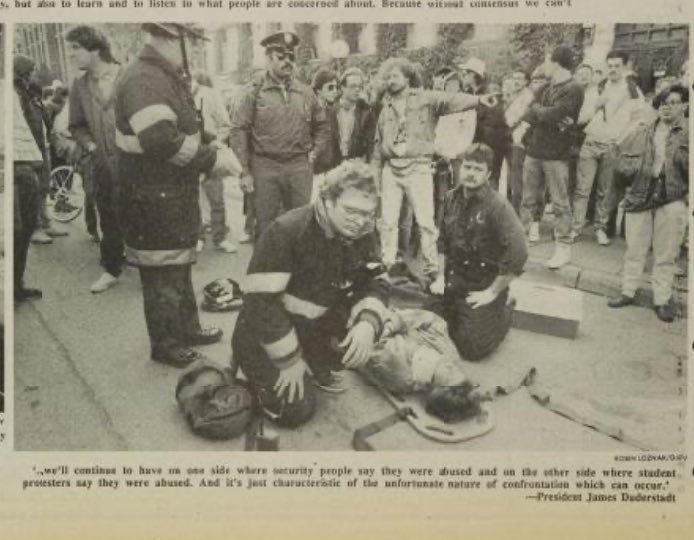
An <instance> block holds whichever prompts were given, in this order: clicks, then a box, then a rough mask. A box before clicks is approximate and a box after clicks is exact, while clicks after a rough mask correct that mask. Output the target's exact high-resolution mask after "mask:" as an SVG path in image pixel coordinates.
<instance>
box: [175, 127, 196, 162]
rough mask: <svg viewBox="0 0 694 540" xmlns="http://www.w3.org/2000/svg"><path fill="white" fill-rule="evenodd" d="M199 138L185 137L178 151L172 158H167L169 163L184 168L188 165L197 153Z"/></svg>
mask: <svg viewBox="0 0 694 540" xmlns="http://www.w3.org/2000/svg"><path fill="white" fill-rule="evenodd" d="M199 139H200V138H199V137H198V135H197V134H195V135H186V137H185V139H183V144H182V145H181V147H180V148H179V149H178V152H176V153H175V154H174V155H173V156H171V157H170V158H169V163H171V164H173V165H176V166H177V167H185V166H186V165H188V163H190V162H191V161H192V160H193V158H194V157H195V154H197V153H198V148H200V140H199Z"/></svg>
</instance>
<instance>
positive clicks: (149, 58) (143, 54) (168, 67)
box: [138, 44, 183, 80]
mask: <svg viewBox="0 0 694 540" xmlns="http://www.w3.org/2000/svg"><path fill="white" fill-rule="evenodd" d="M138 58H140V60H144V61H145V62H150V63H152V64H155V65H157V66H159V67H160V68H161V69H163V70H164V71H166V72H167V73H168V74H170V75H171V76H173V77H177V78H179V79H181V80H183V70H181V69H178V68H176V67H175V66H174V65H173V64H172V63H171V62H169V61H168V60H167V59H166V58H164V57H163V56H162V55H161V53H160V52H159V51H157V50H156V49H155V48H154V47H152V46H151V45H149V44H147V45H145V46H144V47H142V50H141V51H140V54H139V55H138Z"/></svg>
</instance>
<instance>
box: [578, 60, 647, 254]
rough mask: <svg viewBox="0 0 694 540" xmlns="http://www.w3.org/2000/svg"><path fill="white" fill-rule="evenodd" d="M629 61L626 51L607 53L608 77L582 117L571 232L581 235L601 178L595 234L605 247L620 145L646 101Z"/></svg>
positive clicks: (588, 99)
mask: <svg viewBox="0 0 694 540" xmlns="http://www.w3.org/2000/svg"><path fill="white" fill-rule="evenodd" d="M627 60H628V57H627V55H626V53H624V52H620V51H612V52H610V53H609V54H608V55H607V79H606V80H605V81H603V82H601V83H600V84H598V85H596V86H594V87H593V88H591V89H590V90H589V91H588V92H587V93H586V99H585V101H584V103H583V107H582V108H581V114H580V115H579V118H578V124H579V125H584V124H587V125H586V128H585V134H586V138H585V141H584V142H583V144H582V145H581V151H580V153H579V156H578V168H577V178H576V191H575V193H574V212H573V226H572V231H571V234H572V236H573V238H574V239H575V238H578V237H579V236H580V234H581V231H582V229H583V226H584V223H585V219H586V208H587V205H588V197H589V196H590V190H591V189H592V187H593V182H594V181H595V179H596V178H597V181H598V186H597V193H596V195H597V199H596V207H595V236H596V238H597V240H598V244H600V245H601V246H607V245H609V243H610V240H609V239H608V238H607V234H606V232H605V229H606V228H607V221H608V220H609V217H610V212H611V211H612V210H613V209H614V208H615V207H616V205H617V197H616V193H615V191H616V190H615V189H614V163H615V158H616V147H617V144H618V143H619V142H620V141H621V140H622V139H624V137H625V136H626V135H627V134H628V133H629V131H631V128H632V127H633V126H634V124H635V123H636V121H638V119H639V113H640V112H641V111H642V106H643V104H644V101H643V95H642V94H641V91H640V90H639V88H638V87H637V86H636V83H635V82H633V81H631V80H629V79H627V77H626V63H627Z"/></svg>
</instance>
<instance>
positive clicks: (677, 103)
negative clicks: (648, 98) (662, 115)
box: [660, 100, 684, 107]
mask: <svg viewBox="0 0 694 540" xmlns="http://www.w3.org/2000/svg"><path fill="white" fill-rule="evenodd" d="M683 103H684V102H683V101H681V100H677V101H670V100H667V101H663V102H662V103H661V104H660V106H661V107H666V106H667V107H674V106H675V105H682V104H683Z"/></svg>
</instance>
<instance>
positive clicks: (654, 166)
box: [608, 85, 689, 322]
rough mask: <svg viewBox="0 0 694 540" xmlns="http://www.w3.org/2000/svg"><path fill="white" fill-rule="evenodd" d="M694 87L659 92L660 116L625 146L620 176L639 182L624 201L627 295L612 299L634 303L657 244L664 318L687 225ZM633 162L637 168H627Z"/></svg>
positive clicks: (670, 314)
mask: <svg viewBox="0 0 694 540" xmlns="http://www.w3.org/2000/svg"><path fill="white" fill-rule="evenodd" d="M688 103H689V91H688V89H687V88H686V87H684V86H681V85H673V86H671V87H669V88H666V89H665V90H664V91H663V92H661V93H660V94H658V96H657V97H656V98H655V100H654V102H653V105H654V107H655V108H656V109H657V111H658V119H657V120H656V121H655V122H654V123H653V124H652V125H650V126H646V127H644V128H642V129H640V130H638V131H635V132H634V133H633V134H632V135H631V136H629V137H628V138H627V139H626V140H625V141H624V143H623V144H622V145H620V158H619V159H620V167H619V168H620V174H622V175H625V176H627V179H628V180H633V183H632V184H631V188H630V189H629V191H628V193H627V196H626V197H625V200H624V209H625V211H626V240H627V251H626V254H625V255H624V274H623V278H622V294H621V295H620V296H618V297H616V298H612V299H610V300H609V302H608V305H609V306H610V307H612V308H621V307H624V306H628V305H629V304H633V303H634V297H635V295H636V289H637V288H638V286H639V284H640V282H641V278H642V275H643V269H644V266H645V265H646V258H647V257H648V252H649V250H650V249H651V248H653V276H652V279H651V283H652V285H653V302H654V306H655V313H656V315H657V316H658V318H659V319H660V320H661V321H664V322H672V321H673V320H674V318H675V314H674V310H673V307H672V302H671V297H672V283H673V280H674V277H675V269H676V264H675V261H676V259H677V255H678V254H679V250H680V246H681V244H682V239H683V238H684V233H685V229H686V225H687V194H688V192H689V125H688V122H687V118H686V117H685V113H686V111H687V106H688ZM629 162H633V164H634V169H635V172H634V174H633V175H629V174H628V173H626V172H625V170H624V169H625V168H626V166H628V165H629Z"/></svg>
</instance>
